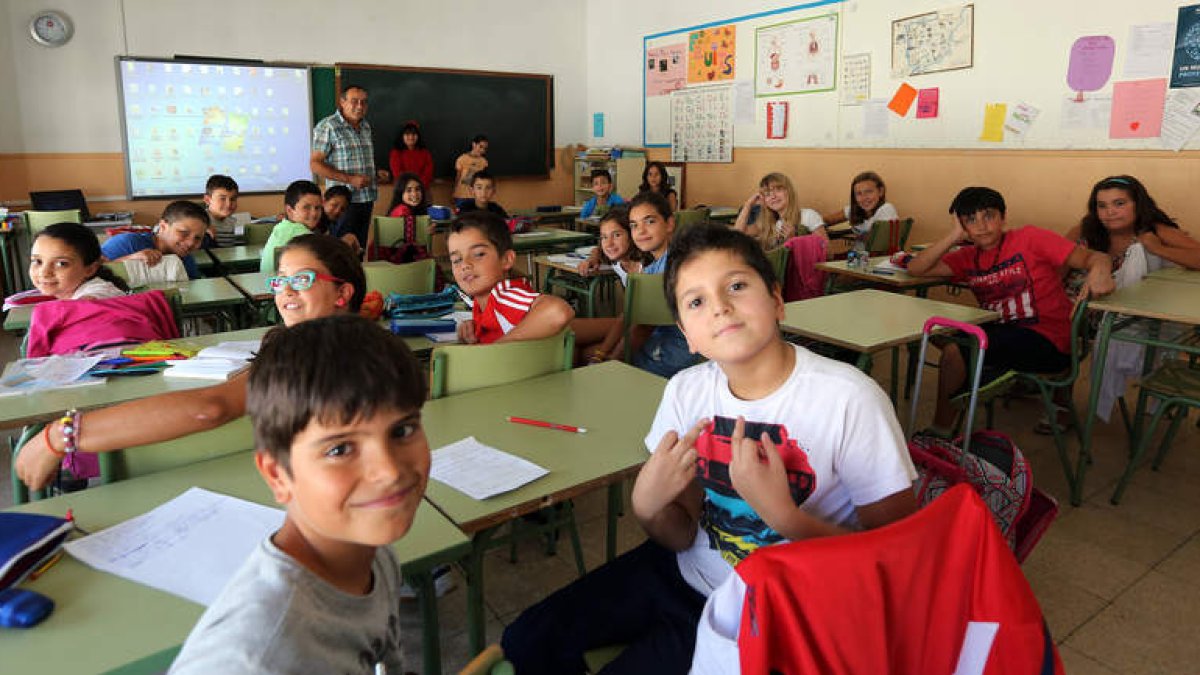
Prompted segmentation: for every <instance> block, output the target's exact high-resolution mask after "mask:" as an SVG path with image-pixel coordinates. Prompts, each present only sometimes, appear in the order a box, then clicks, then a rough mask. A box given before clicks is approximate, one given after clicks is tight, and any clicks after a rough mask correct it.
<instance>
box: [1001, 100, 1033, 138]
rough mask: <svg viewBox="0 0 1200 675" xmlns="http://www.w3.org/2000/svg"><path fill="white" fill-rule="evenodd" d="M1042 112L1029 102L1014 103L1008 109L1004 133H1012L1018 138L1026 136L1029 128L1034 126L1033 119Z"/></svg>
mask: <svg viewBox="0 0 1200 675" xmlns="http://www.w3.org/2000/svg"><path fill="white" fill-rule="evenodd" d="M1041 112H1042V111H1041V110H1039V109H1037V108H1036V107H1034V106H1033V105H1031V104H1029V103H1023V102H1022V103H1018V104H1016V105H1014V106H1013V107H1011V108H1009V109H1008V117H1006V118H1005V120H1004V133H1006V134H1011V135H1012V136H1014V137H1015V138H1017V139H1020V138H1022V137H1024V136H1025V134H1027V133H1029V128H1030V127H1032V126H1033V121H1034V120H1036V119H1037V116H1038V115H1039V114H1041Z"/></svg>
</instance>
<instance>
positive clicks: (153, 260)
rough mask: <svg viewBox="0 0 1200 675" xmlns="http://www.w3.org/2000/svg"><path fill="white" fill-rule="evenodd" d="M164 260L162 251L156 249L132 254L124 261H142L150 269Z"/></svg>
mask: <svg viewBox="0 0 1200 675" xmlns="http://www.w3.org/2000/svg"><path fill="white" fill-rule="evenodd" d="M162 258H163V254H162V251H160V250H158V249H156V248H144V249H142V250H140V251H138V252H137V253H132V254H130V255H127V256H125V258H124V259H126V260H141V261H142V262H144V263H146V264H147V265H149V266H150V267H154V266H155V265H157V264H158V263H160V262H162Z"/></svg>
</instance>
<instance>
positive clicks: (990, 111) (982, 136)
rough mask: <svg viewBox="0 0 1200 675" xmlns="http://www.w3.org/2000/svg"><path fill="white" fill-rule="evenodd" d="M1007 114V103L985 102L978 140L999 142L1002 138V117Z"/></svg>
mask: <svg viewBox="0 0 1200 675" xmlns="http://www.w3.org/2000/svg"><path fill="white" fill-rule="evenodd" d="M1007 116H1008V104H1007V103H987V104H985V105H984V108H983V131H981V132H980V133H979V140H981V141H987V142H989V143H999V142H1000V141H1003V140H1004V118H1005V117H1007Z"/></svg>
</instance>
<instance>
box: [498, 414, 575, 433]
mask: <svg viewBox="0 0 1200 675" xmlns="http://www.w3.org/2000/svg"><path fill="white" fill-rule="evenodd" d="M505 419H507V420H508V421H509V422H512V423H514V424H528V425H529V426H531V427H542V428H544V429H558V430H559V431H570V432H571V433H573V434H586V433H587V429H584V428H583V427H573V426H571V425H569V424H555V423H554V422H543V421H541V420H531V419H529V418H528V417H511V416H510V417H506V418H505Z"/></svg>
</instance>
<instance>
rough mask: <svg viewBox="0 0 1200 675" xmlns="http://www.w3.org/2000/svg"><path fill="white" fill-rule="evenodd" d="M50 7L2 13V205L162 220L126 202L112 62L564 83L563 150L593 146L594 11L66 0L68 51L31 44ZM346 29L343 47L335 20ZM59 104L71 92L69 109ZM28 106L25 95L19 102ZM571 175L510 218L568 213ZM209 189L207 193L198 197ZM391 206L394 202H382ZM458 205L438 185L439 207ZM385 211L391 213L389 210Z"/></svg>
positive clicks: (294, 0) (559, 130) (532, 185)
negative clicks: (414, 69) (408, 71)
mask: <svg viewBox="0 0 1200 675" xmlns="http://www.w3.org/2000/svg"><path fill="white" fill-rule="evenodd" d="M46 6H47V5H46V3H45V2H41V1H40V0H5V2H3V3H0V36H2V37H0V91H2V92H5V93H6V95H4V96H0V202H5V201H16V202H20V201H24V200H27V199H28V192H29V190H30V189H53V188H67V187H82V188H83V189H84V192H85V194H87V195H88V197H89V200H93V199H95V200H97V201H103V200H105V198H110V199H112V198H113V197H116V199H113V200H112V201H111V203H102V204H98V205H97V208H99V209H103V210H110V209H117V208H130V209H132V210H134V211H136V212H137V214H138V218H139V220H146V219H148V218H153V217H154V216H156V215H157V213H158V212H160V211H161V209H162V207H163V205H164V202H161V201H138V202H132V203H129V202H125V201H124V200H123V197H120V196H121V195H124V193H125V176H124V168H123V162H122V159H121V132H120V126H119V124H120V122H119V113H118V104H117V85H116V72H115V67H114V65H113V57H115V56H116V55H119V54H128V55H136V56H159V57H162V56H172V55H175V54H188V55H207V56H219V57H231V58H253V59H264V60H278V61H296V62H305V63H309V62H311V63H334V62H357V63H378V64H404V65H414V66H429V67H442V68H466V69H477V70H498V71H519V72H536V73H547V74H550V75H553V76H554V77H555V92H554V93H555V102H554V105H555V117H556V119H555V145H556V146H557V147H558V148H559V149H560V150H559V161H560V163H562V162H561V160H562V157H563V156H564V153H563V151H562V150H561V149H562V148H563V147H564V146H567V145H570V144H572V143H574V142H576V141H578V140H579V139H581V138H583V135H584V132H585V130H584V124H585V121H586V119H585V115H586V113H585V110H584V108H585V95H584V92H585V87H586V77H585V64H586V55H585V53H584V52H583V50H582V49H580V48H579V46H580V45H582V44H583V43H584V41H585V31H584V0H564V1H560V2H552V3H546V2H540V1H539V0H505V2H502V3H496V2H481V1H476V0H443V1H441V2H437V3H417V2H395V3H384V2H374V1H372V0H342V1H341V2H337V3H330V2H328V1H325V0H289V1H288V2H286V3H284V2H244V1H237V0H207V1H206V2H204V3H202V4H196V3H191V2H178V1H169V2H168V1H160V0H123V1H122V0H58V1H57V2H55V3H53V6H54V7H55V8H57V9H60V10H62V11H64V12H66V13H67V14H68V15H69V16H70V17H71V18H72V19H73V20H74V23H75V37H74V39H73V40H72V41H71V42H70V43H69V44H68V45H67V46H65V47H62V48H58V49H46V48H43V47H40V46H38V45H36V44H35V43H34V42H33V41H32V40H31V39H30V38H29V36H28V22H29V19H30V18H31V17H32V15H33V14H34V13H35V12H36V11H37V10H40V9H43V8H45V7H46ZM335 8H336V11H337V12H338V13H339V14H340V15H341V16H344V17H346V19H345V21H346V25H347V33H346V37H339V35H338V32H337V27H336V26H337V23H336V20H335V16H334V15H333V14H332V11H333V10H334V9H335ZM56 92H71V96H70V97H69V98H66V97H62V96H58V95H56ZM13 93H19V94H20V95H19V96H10V95H8V94H13ZM569 171H570V167H562V166H560V167H558V168H556V170H555V171H554V172H553V174H552V175H551V177H550V179H549V180H520V181H519V180H516V179H513V180H509V181H506V182H505V184H504V185H502V186H501V193H500V197H499V198H500V199H502V200H503V202H502V203H504V204H505V205H506V206H512V207H522V206H531V205H534V204H537V203H553V202H561V203H567V202H569V201H570V200H571V178H570V175H569ZM201 187H202V186H201ZM382 192H384V194H381V197H380V201H383V202H385V204H386V201H387V199H388V198H389V196H390V195H389V194H388V193H389V192H390V191H388V190H384V191H382ZM441 193H445V194H448V193H449V190H448V188H443V187H442V186H437V187H436V188H435V195H436V194H441ZM242 208H243V209H248V210H251V211H253V212H255V213H269V212H272V211H277V210H279V209H280V208H281V200H280V198H279V197H278V196H261V197H247V198H245V199H244V200H243V204H242ZM381 208H382V207H381Z"/></svg>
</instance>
